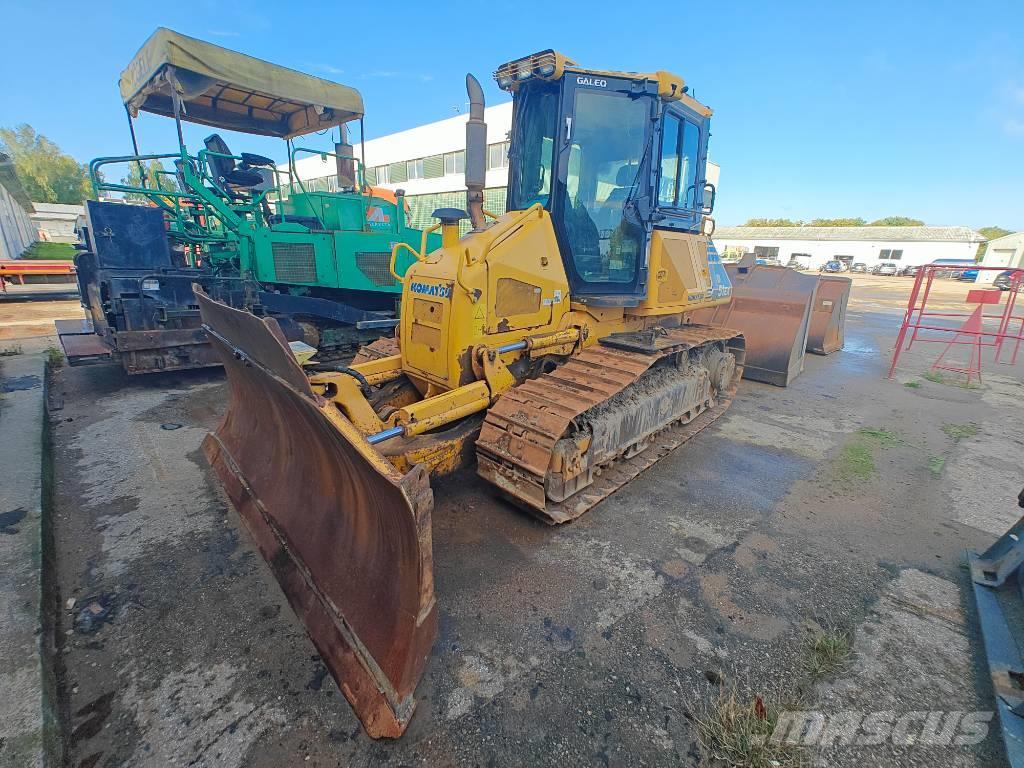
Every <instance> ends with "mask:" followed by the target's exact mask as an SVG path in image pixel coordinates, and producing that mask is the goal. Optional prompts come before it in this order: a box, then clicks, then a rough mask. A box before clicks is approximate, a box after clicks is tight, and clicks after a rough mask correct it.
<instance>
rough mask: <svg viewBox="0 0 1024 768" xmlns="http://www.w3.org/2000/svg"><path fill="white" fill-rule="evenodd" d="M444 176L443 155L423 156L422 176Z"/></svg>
mask: <svg viewBox="0 0 1024 768" xmlns="http://www.w3.org/2000/svg"><path fill="white" fill-rule="evenodd" d="M442 176H444V157H443V156H442V155H431V156H430V157H425V158H423V178H424V179H439V178H441V177H442Z"/></svg>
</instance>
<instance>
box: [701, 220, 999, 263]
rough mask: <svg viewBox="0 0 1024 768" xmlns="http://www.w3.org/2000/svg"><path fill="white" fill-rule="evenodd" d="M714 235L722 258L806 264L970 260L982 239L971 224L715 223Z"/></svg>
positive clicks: (983, 240)
mask: <svg viewBox="0 0 1024 768" xmlns="http://www.w3.org/2000/svg"><path fill="white" fill-rule="evenodd" d="M713 239H714V241H715V245H716V246H717V247H718V251H719V253H722V254H723V256H724V257H725V258H738V257H739V256H741V255H743V254H744V253H753V254H754V255H755V256H757V257H759V258H766V259H778V260H779V261H780V262H781V263H782V264H784V265H785V264H789V263H790V262H791V261H796V262H798V263H799V264H800V265H801V267H803V268H805V269H818V268H819V267H820V266H822V265H823V264H825V262H827V261H831V260H833V259H838V260H840V261H845V262H848V263H850V264H856V263H858V262H860V263H863V264H866V265H867V267H868V269H870V268H871V267H872V266H874V265H876V264H878V263H880V262H888V261H891V262H893V263H894V264H896V266H897V267H900V268H903V267H906V266H912V265H918V264H930V263H931V262H933V261H936V260H938V259H962V260H965V261H974V257H975V255H976V254H977V251H978V245H979V244H980V243H983V242H985V238H984V237H983V236H982V235H981V234H979V233H978V232H975V231H974V230H973V229H970V228H969V227H719V228H718V229H717V230H716V231H715V234H714V238H713Z"/></svg>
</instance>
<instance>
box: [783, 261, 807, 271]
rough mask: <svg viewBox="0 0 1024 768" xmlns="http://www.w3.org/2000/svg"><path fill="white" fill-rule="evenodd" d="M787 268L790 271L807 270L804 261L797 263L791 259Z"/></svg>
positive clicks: (787, 263)
mask: <svg viewBox="0 0 1024 768" xmlns="http://www.w3.org/2000/svg"><path fill="white" fill-rule="evenodd" d="M786 266H787V267H789V269H807V265H806V264H804V263H803V262H802V261H797V260H796V259H790V260H789V261H788V262H786Z"/></svg>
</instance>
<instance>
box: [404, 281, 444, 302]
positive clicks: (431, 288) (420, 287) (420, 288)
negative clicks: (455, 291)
mask: <svg viewBox="0 0 1024 768" xmlns="http://www.w3.org/2000/svg"><path fill="white" fill-rule="evenodd" d="M409 291H410V292H411V293H419V294H422V295H423V296H437V298H439V299H450V298H451V297H452V287H451V286H450V285H427V284H426V283H410V284H409Z"/></svg>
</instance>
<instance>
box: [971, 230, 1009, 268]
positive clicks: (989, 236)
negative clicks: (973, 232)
mask: <svg viewBox="0 0 1024 768" xmlns="http://www.w3.org/2000/svg"><path fill="white" fill-rule="evenodd" d="M978 232H979V233H980V234H982V235H983V236H984V237H985V239H986V240H995V239H997V238H1000V237H1006V236H1007V235H1012V234H1013V232H1011V231H1010V230H1008V229H1003V228H1002V227H982V228H981V229H979V230H978ZM986 250H988V243H981V244H980V245H978V252H977V253H976V254H975V255H974V260H975V261H981V259H982V257H984V255H985V251H986Z"/></svg>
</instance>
